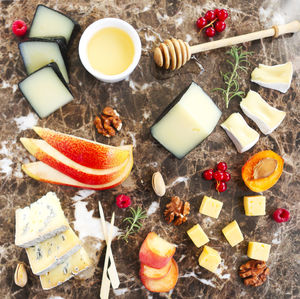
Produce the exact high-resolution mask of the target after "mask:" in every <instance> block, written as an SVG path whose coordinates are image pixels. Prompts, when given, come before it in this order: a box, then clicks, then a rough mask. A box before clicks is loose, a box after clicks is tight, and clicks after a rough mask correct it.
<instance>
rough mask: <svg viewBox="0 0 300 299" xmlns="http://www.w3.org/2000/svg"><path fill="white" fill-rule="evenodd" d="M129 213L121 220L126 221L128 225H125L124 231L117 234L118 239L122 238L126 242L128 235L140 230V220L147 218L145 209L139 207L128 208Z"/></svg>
mask: <svg viewBox="0 0 300 299" xmlns="http://www.w3.org/2000/svg"><path fill="white" fill-rule="evenodd" d="M130 212H131V215H132V216H130V217H127V218H125V219H124V220H123V222H128V223H129V224H130V225H129V226H127V227H126V233H123V234H122V235H120V236H119V239H120V238H121V239H123V240H125V241H126V242H127V243H128V237H129V235H132V234H134V233H136V232H138V231H139V230H140V228H141V227H142V224H141V220H143V219H145V218H147V214H146V211H143V210H142V208H141V207H137V209H136V210H135V209H133V208H130Z"/></svg>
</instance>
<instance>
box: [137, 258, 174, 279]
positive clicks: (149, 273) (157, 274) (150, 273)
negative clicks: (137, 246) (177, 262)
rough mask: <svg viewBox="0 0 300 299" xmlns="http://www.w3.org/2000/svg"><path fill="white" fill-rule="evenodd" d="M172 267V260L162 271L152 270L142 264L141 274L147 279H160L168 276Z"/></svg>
mask: <svg viewBox="0 0 300 299" xmlns="http://www.w3.org/2000/svg"><path fill="white" fill-rule="evenodd" d="M171 265H172V260H170V261H169V262H168V263H167V264H166V265H165V266H164V267H162V268H160V269H156V268H152V267H149V266H146V265H145V264H141V269H140V273H141V275H144V276H146V277H147V278H151V279H160V278H163V277H164V276H166V275H167V274H168V273H169V271H170V269H171Z"/></svg>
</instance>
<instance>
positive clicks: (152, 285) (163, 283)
mask: <svg viewBox="0 0 300 299" xmlns="http://www.w3.org/2000/svg"><path fill="white" fill-rule="evenodd" d="M140 278H141V281H142V283H143V285H144V287H145V288H146V289H147V290H149V291H151V292H156V293H162V292H169V291H171V290H172V289H174V287H175V285H176V283H177V280H178V266H177V263H176V262H175V260H174V259H172V264H171V268H170V271H169V272H168V274H167V275H166V276H164V277H163V278H160V279H151V278H148V277H147V276H145V275H143V274H142V273H140Z"/></svg>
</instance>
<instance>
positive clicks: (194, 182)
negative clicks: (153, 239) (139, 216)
mask: <svg viewBox="0 0 300 299" xmlns="http://www.w3.org/2000/svg"><path fill="white" fill-rule="evenodd" d="M41 2H43V4H45V5H48V6H50V7H52V8H55V9H58V10H59V11H61V12H64V13H66V14H68V15H69V16H71V17H72V18H73V19H74V20H77V21H78V22H79V24H80V25H81V31H80V33H79V34H77V35H76V37H75V39H74V40H73V41H72V42H71V46H70V49H69V52H68V62H69V74H70V88H71V90H72V92H73V94H74V98H75V100H74V101H73V102H72V103H70V104H68V105H66V106H65V107H63V108H62V109H60V110H58V111H56V112H55V113H53V114H52V115H50V116H49V117H48V118H46V119H43V120H40V119H38V117H37V116H36V114H35V113H34V112H33V110H32V109H31V107H30V106H29V104H28V103H27V101H26V100H25V99H24V98H23V97H22V95H21V93H20V91H19V90H18V87H17V84H18V82H19V81H20V80H21V79H23V78H24V77H25V76H26V74H25V70H24V67H23V64H22V61H21V57H20V54H19V51H18V41H19V39H18V38H16V37H14V36H13V34H12V33H11V24H12V22H13V21H14V20H16V19H18V18H20V19H23V20H24V21H26V23H27V24H30V22H31V20H32V17H33V14H34V10H35V7H36V5H37V4H38V3H41ZM134 2H135V3H133V1H128V0H125V1H120V0H115V1H99V0H97V1H84V0H70V1H54V0H49V1H36V0H28V1H11V0H2V1H1V3H0V8H1V26H2V30H1V54H0V57H1V58H0V61H1V79H0V80H1V81H0V84H1V90H0V95H1V101H0V111H1V113H0V122H1V136H0V178H1V187H0V190H1V192H0V285H1V290H0V296H1V298H20V299H21V298H22V299H23V298H56V299H58V298H59V299H61V298H64V299H68V298H98V296H99V288H100V283H101V277H102V267H103V262H104V254H103V255H101V257H100V252H101V250H102V249H103V242H102V241H101V233H99V232H98V230H99V225H100V222H99V218H98V217H99V212H98V208H97V201H98V200H101V201H102V204H103V207H104V211H105V215H106V217H107V219H108V220H110V215H111V213H112V212H113V211H115V213H116V221H115V225H116V226H117V227H118V228H119V229H120V230H121V231H122V230H124V228H125V225H124V223H122V220H123V218H124V217H126V216H128V213H129V212H128V211H126V210H120V209H119V208H117V206H116V204H115V202H114V198H115V196H116V195H117V194H120V193H124V194H127V195H129V196H131V198H132V199H133V206H137V205H140V206H142V207H143V208H144V209H145V210H147V212H148V215H149V216H148V218H147V219H146V220H145V221H144V225H143V227H142V229H141V230H140V232H139V233H138V234H136V235H134V236H132V237H130V239H129V242H128V243H125V242H124V241H123V240H117V239H115V240H114V241H113V245H112V248H113V252H114V256H115V261H116V265H117V269H118V272H119V275H120V280H121V285H120V288H119V289H117V290H115V291H113V290H111V291H110V297H111V298H170V297H172V298H270V299H271V298H299V296H300V294H299V275H300V272H299V265H298V264H297V262H296V260H297V259H298V260H299V211H298V210H299V201H298V197H299V194H298V193H299V191H300V190H299V171H297V169H298V168H299V163H300V160H299V139H300V133H299V119H300V115H299V99H298V97H299V95H300V86H299V71H300V55H299V44H300V34H299V33H298V34H295V35H291V34H289V35H286V36H282V37H279V38H278V39H273V38H267V39H264V40H258V41H254V42H251V43H246V44H244V45H243V46H244V47H243V48H244V49H245V50H248V51H253V52H254V54H253V56H252V57H250V62H251V66H250V70H252V69H253V68H254V67H255V66H257V65H258V64H259V63H264V64H268V65H273V64H279V63H284V62H286V61H288V60H291V61H292V62H293V66H294V76H293V81H292V85H291V87H290V89H289V90H288V92H287V93H286V94H282V93H280V92H277V91H274V90H271V89H266V88H263V87H260V86H258V85H255V84H253V83H251V82H250V73H251V71H249V72H248V73H247V74H244V75H242V76H241V81H240V83H241V89H242V90H244V91H246V92H247V91H248V90H249V88H251V89H253V90H255V91H258V92H259V93H260V94H261V95H262V97H263V98H264V99H266V100H267V101H268V102H269V103H271V104H272V105H273V106H275V107H277V108H279V109H281V110H284V111H286V112H287V116H286V118H285V120H284V121H283V123H282V124H281V125H280V126H279V128H278V129H277V130H276V131H275V132H273V133H272V134H271V135H269V136H264V135H262V134H261V133H260V139H259V142H258V143H257V144H256V145H255V146H254V147H253V148H252V149H251V150H249V151H247V152H245V153H243V154H239V153H237V151H236V149H235V147H234V146H233V144H232V142H231V141H230V139H229V138H228V136H227V135H226V134H225V132H224V131H223V129H222V128H221V127H220V126H219V125H218V126H217V127H216V129H215V130H214V132H213V133H212V134H211V135H210V136H209V137H208V138H207V139H206V140H205V141H204V142H203V143H202V144H201V145H199V146H198V147H197V148H196V149H194V150H193V151H192V152H191V153H189V154H188V155H187V156H186V157H185V158H184V159H182V160H178V159H176V158H175V157H174V156H172V155H171V154H170V153H169V152H167V151H166V150H165V149H164V148H162V147H161V146H160V145H159V144H158V143H156V142H155V141H154V140H153V139H152V137H151V135H150V130H149V128H150V126H151V125H152V124H153V123H154V121H155V119H156V118H157V117H158V116H159V115H160V113H161V112H162V110H163V109H164V108H165V107H166V106H167V105H168V104H169V103H170V102H171V101H172V99H173V98H175V97H176V95H177V94H179V93H180V91H181V90H182V89H183V88H185V87H186V86H187V85H188V84H190V82H191V81H192V80H194V81H195V82H197V83H198V84H199V85H200V86H202V87H203V89H204V90H205V91H206V92H207V93H208V94H209V95H210V96H211V97H212V98H213V99H214V101H215V102H216V104H217V105H218V106H219V108H220V109H221V110H222V111H223V114H222V117H221V120H220V121H224V120H225V119H226V118H227V117H228V116H229V115H230V114H231V113H232V112H237V111H239V112H241V111H240V108H239V100H238V99H233V100H232V101H231V103H230V105H229V109H226V108H225V104H224V100H223V99H222V97H221V96H220V94H218V93H213V92H211V90H212V88H214V87H219V86H223V83H222V79H221V77H220V74H219V72H220V70H222V71H224V70H226V66H225V65H224V63H225V60H226V58H227V57H226V55H225V52H226V49H219V50H214V51H211V52H207V53H202V54H199V55H196V58H195V59H192V60H191V61H190V62H188V63H187V65H185V66H184V67H183V68H182V69H180V70H179V71H176V72H165V71H162V70H160V69H158V68H157V67H155V65H154V63H153V58H152V54H151V51H152V49H153V48H154V47H155V46H156V45H157V44H158V43H159V42H160V41H162V40H164V39H166V38H168V37H172V36H176V37H177V38H181V39H183V40H185V41H188V42H189V43H190V44H191V45H193V44H197V43H201V42H205V41H207V39H206V38H205V37H204V36H202V35H198V34H197V31H196V30H195V27H194V22H195V21H196V19H197V18H198V17H199V16H200V15H203V14H204V13H205V11H206V10H208V9H215V8H226V9H228V10H229V11H230V19H229V20H228V21H227V29H226V30H225V32H223V33H222V34H220V35H219V36H218V37H217V38H216V39H219V38H225V37H230V36H235V35H238V34H244V33H248V32H251V31H257V30H261V29H264V28H268V27H269V26H270V25H271V24H272V23H273V22H275V23H276V22H277V21H278V22H282V21H290V20H292V19H293V18H294V19H296V18H298V19H299V9H298V6H297V3H296V2H297V0H287V1H284V0H282V1H278V0H274V1H267V0H265V1H264V2H262V1H259V0H254V1H238V0H229V1H220V0H218V1H210V0H207V1H194V0H186V1H176V0H173V1H171V0H169V1H167V0H163V1H157V0H153V1H150V0H147V1H146V0H144V1H134ZM297 10H298V16H297V15H296V11H297ZM103 17H118V18H121V19H124V20H126V21H127V22H129V23H131V24H132V25H133V26H134V27H135V28H136V29H137V30H138V33H139V35H140V38H141V41H142V46H143V51H142V57H141V60H140V63H139V65H138V67H137V68H136V70H135V71H134V73H132V75H131V76H130V77H129V79H128V80H125V81H123V82H120V83H115V84H106V83H102V82H100V81H97V80H96V79H94V78H93V77H92V76H91V75H90V74H89V73H87V72H86V71H85V70H84V68H83V67H82V65H81V63H80V60H79V57H78V52H77V47H78V42H79V38H80V35H81V33H82V32H83V30H84V29H85V28H86V27H87V26H88V25H89V24H90V23H92V22H93V21H95V20H97V19H100V18H103ZM107 105H110V106H113V107H114V108H116V109H117V111H118V112H119V113H120V115H121V117H122V119H123V123H124V126H123V128H122V130H121V132H120V133H119V134H118V135H117V136H116V137H114V138H111V139H106V138H105V137H102V136H100V135H99V134H98V133H97V132H96V131H95V128H94V126H93V118H94V117H95V115H96V114H97V113H99V112H100V111H101V109H102V108H104V106H107ZM244 117H245V116H244ZM245 119H246V120H247V122H248V123H249V124H250V125H251V126H252V127H253V128H254V129H256V130H257V131H258V132H260V131H259V130H258V128H257V126H256V125H255V124H254V123H253V122H252V121H251V120H249V119H248V118H247V117H245ZM36 124H38V125H40V126H43V127H48V128H51V129H55V130H57V131H60V132H64V133H69V134H74V135H76V136H81V137H84V138H88V139H93V140H96V141H99V142H104V143H109V144H111V145H120V144H130V143H133V144H134V146H135V147H134V168H133V171H132V173H131V175H130V177H129V178H128V179H127V180H126V181H125V183H124V184H123V185H122V186H119V187H117V188H115V189H112V190H107V191H102V192H94V191H86V190H85V191H84V190H79V189H76V188H72V187H62V186H56V185H50V184H46V183H41V182H38V181H35V180H33V179H31V178H29V177H28V176H26V175H25V174H24V173H23V172H22V171H21V165H22V163H25V162H28V161H30V160H32V157H30V155H29V154H28V153H27V152H26V150H25V149H24V148H23V147H22V145H21V143H20V141H19V140H20V137H24V136H26V137H35V138H36V135H35V134H34V132H33V131H32V130H31V128H32V127H33V126H34V125H36ZM265 149H271V150H273V151H275V152H277V153H278V154H280V155H281V156H282V157H283V158H284V160H285V166H284V171H283V174H282V176H281V178H280V180H279V182H278V183H277V184H276V185H275V186H274V187H272V188H271V189H270V190H268V191H266V192H264V195H265V196H266V198H267V210H266V212H267V215H266V216H263V217H246V216H245V215H244V211H243V204H242V197H243V196H244V195H252V194H253V193H252V192H251V191H250V190H249V189H247V187H246V186H245V185H244V183H243V181H242V179H241V174H240V173H241V167H242V165H243V164H244V163H245V162H246V161H247V159H248V158H249V157H250V156H252V155H253V154H254V153H256V152H258V151H260V150H265ZM219 161H226V162H227V163H228V165H229V170H230V172H231V174H232V180H231V181H230V183H229V184H228V187H229V188H228V190H227V191H226V192H224V193H222V194H217V192H216V191H215V190H214V189H213V187H212V185H211V183H210V182H207V181H204V180H203V179H202V178H201V173H202V171H203V170H204V169H206V168H210V167H213V166H214V165H215V164H216V163H217V162H219ZM155 171H160V172H161V173H162V174H163V176H164V178H165V181H166V184H167V193H166V195H165V196H164V197H162V198H158V197H156V196H155V194H154V192H153V191H152V188H151V176H152V174H153V172H155ZM48 191H54V192H56V194H57V195H58V197H59V198H60V199H61V202H62V207H63V209H64V211H65V214H66V216H67V218H68V219H69V221H70V222H71V223H72V226H73V227H74V229H75V231H76V232H77V233H78V234H79V237H80V239H81V240H83V243H84V246H85V247H86V249H87V250H88V252H89V254H90V256H91V258H92V260H93V262H94V267H93V268H92V269H91V272H90V273H88V274H86V276H85V277H90V278H88V279H85V280H81V279H79V278H75V279H72V280H70V281H69V282H66V283H64V284H63V285H61V286H59V287H57V288H55V289H52V290H50V291H43V290H42V289H41V286H40V282H39V279H38V278H37V277H36V276H34V275H33V274H32V272H31V271H30V270H29V268H28V274H29V282H28V284H27V285H26V287H24V288H19V287H18V286H16V285H15V284H14V281H13V275H14V270H15V268H16V265H17V263H18V261H24V262H25V263H26V264H28V260H27V257H26V254H25V250H24V249H22V248H18V247H16V246H15V245H14V232H15V218H14V216H15V210H16V208H19V207H24V206H26V205H28V204H30V203H31V202H34V201H35V200H37V199H38V198H40V197H41V196H42V195H44V194H45V193H46V192H48ZM174 195H178V196H179V197H180V198H182V199H184V200H187V201H189V202H190V204H191V214H190V216H189V217H188V221H187V222H186V223H184V224H183V225H181V226H179V227H175V226H173V225H167V224H166V222H165V220H164V218H163V214H162V212H163V209H164V206H165V204H166V203H167V202H168V201H169V199H170V198H171V196H174ZM204 195H209V196H212V197H214V198H216V199H219V200H221V201H222V202H223V203H224V207H223V210H222V212H221V215H220V217H219V218H218V219H217V220H213V219H212V218H209V217H204V216H203V215H200V214H199V213H198V210H199V205H200V202H201V200H202V198H203V196H204ZM278 207H283V208H287V209H288V210H289V211H290V212H291V219H290V221H289V222H287V223H284V224H277V223H276V222H275V221H273V220H272V219H271V217H270V215H271V214H272V212H273V211H274V210H275V209H277V208H278ZM234 219H236V220H237V222H238V223H239V225H240V227H241V230H242V231H243V233H244V237H245V241H244V242H242V243H240V244H239V245H238V246H236V247H234V248H231V247H230V245H229V244H228V243H227V242H226V240H225V239H224V236H223V235H222V233H221V229H222V228H223V227H224V226H225V225H226V224H227V223H229V222H230V221H232V220H234ZM195 223H200V225H201V226H202V228H203V229H204V231H206V232H207V234H208V236H209V238H210V245H211V246H212V247H213V248H215V249H217V250H218V251H220V253H221V257H222V263H221V266H220V269H219V271H218V273H217V274H216V275H214V274H212V273H210V272H208V271H206V270H205V269H203V268H200V266H199V265H198V257H199V254H200V252H201V250H202V249H201V248H200V249H197V248H196V247H195V246H194V245H193V244H192V242H191V241H190V239H189V238H188V236H187V234H186V230H187V229H188V228H190V227H191V226H192V225H194V224H195ZM149 231H155V232H157V233H159V234H160V235H161V236H162V237H163V238H166V239H167V240H169V241H171V242H173V243H175V244H177V250H176V253H175V259H176V261H177V262H178V265H179V271H180V276H179V280H178V283H177V285H176V287H175V289H174V290H173V291H172V292H170V293H169V294H154V293H150V292H148V291H147V290H146V289H145V288H144V287H143V286H142V283H141V282H140V280H139V278H138V272H139V261H138V252H139V248H140V245H141V243H142V241H143V240H144V238H145V237H146V235H147V233H148V232H149ZM102 240H103V237H102ZM249 240H252V241H253V240H255V241H261V242H265V243H268V244H271V245H272V249H271V254H270V259H269V260H268V265H269V267H270V270H271V275H270V277H269V279H268V280H267V282H266V283H265V284H264V285H263V286H261V287H257V288H252V287H245V286H244V285H243V283H242V281H241V279H240V278H239V277H238V274H237V269H238V267H239V266H240V265H241V264H242V263H243V262H244V261H246V260H247V257H246V251H247V241H249ZM99 257H100V258H99Z"/></svg>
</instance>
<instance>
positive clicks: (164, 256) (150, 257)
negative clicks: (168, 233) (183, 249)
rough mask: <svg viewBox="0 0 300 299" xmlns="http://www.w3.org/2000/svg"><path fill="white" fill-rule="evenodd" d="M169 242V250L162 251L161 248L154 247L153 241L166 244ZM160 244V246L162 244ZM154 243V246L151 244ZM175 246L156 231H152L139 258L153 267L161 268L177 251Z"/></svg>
mask: <svg viewBox="0 0 300 299" xmlns="http://www.w3.org/2000/svg"><path fill="white" fill-rule="evenodd" d="M165 242H166V243H168V250H167V251H166V252H164V253H162V252H160V251H161V250H160V249H161V248H155V247H153V243H154V244H155V245H156V244H157V243H161V244H164V245H165ZM161 244H160V246H161ZM151 245H152V246H151ZM175 250H176V248H175V246H174V245H173V244H171V243H169V242H167V241H165V240H163V239H162V238H160V237H159V236H158V235H157V234H156V233H154V232H150V233H149V234H148V235H147V237H146V239H145V240H144V242H143V244H142V246H141V248H140V252H139V259H140V262H141V263H142V264H145V265H146V266H149V267H151V268H156V269H160V268H162V267H164V266H166V265H167V264H168V262H169V261H170V260H171V259H172V257H173V255H174V253H175Z"/></svg>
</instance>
